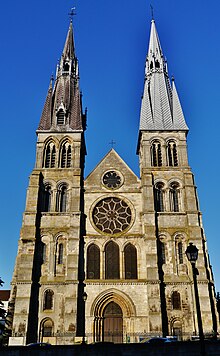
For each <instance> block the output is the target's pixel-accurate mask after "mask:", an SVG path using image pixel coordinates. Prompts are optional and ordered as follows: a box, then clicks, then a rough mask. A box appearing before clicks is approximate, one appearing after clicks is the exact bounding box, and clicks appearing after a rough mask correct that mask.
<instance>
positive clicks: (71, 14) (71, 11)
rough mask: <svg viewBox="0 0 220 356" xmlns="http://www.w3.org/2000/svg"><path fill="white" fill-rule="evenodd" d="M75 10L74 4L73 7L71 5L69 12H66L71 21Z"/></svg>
mask: <svg viewBox="0 0 220 356" xmlns="http://www.w3.org/2000/svg"><path fill="white" fill-rule="evenodd" d="M75 10H76V8H75V6H74V7H71V10H70V12H69V13H68V15H69V17H70V21H71V22H73V16H75V15H76V11H75Z"/></svg>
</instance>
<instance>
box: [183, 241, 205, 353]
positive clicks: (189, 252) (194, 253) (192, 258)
mask: <svg viewBox="0 0 220 356" xmlns="http://www.w3.org/2000/svg"><path fill="white" fill-rule="evenodd" d="M198 252H199V250H198V248H197V247H196V246H195V245H193V243H192V242H190V244H189V246H187V249H186V256H187V258H188V261H189V262H190V263H191V266H192V272H193V283H194V293H195V301H196V312H197V320H198V329H199V339H200V345H201V355H205V342H204V334H203V327H202V317H201V309H200V303H199V292H198V285H197V276H198V274H199V271H198V269H197V268H196V261H197V259H198Z"/></svg>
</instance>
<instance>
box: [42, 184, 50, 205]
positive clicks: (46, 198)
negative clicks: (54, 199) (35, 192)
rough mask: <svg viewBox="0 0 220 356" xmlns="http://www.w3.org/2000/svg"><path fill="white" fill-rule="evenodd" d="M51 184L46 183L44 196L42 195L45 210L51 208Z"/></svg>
mask: <svg viewBox="0 0 220 356" xmlns="http://www.w3.org/2000/svg"><path fill="white" fill-rule="evenodd" d="M51 196H52V193H51V186H50V185H49V184H47V185H46V186H45V188H44V197H43V211H45V212H47V211H50V210H51Z"/></svg>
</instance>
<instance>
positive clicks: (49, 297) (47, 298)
mask: <svg viewBox="0 0 220 356" xmlns="http://www.w3.org/2000/svg"><path fill="white" fill-rule="evenodd" d="M53 298H54V293H53V291H52V290H51V289H47V290H46V291H45V293H44V305H43V309H44V310H48V309H53Z"/></svg>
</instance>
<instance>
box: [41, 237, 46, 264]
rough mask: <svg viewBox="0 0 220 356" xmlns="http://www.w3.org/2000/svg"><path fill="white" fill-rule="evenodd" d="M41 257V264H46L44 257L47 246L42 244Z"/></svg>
mask: <svg viewBox="0 0 220 356" xmlns="http://www.w3.org/2000/svg"><path fill="white" fill-rule="evenodd" d="M41 255H42V263H45V262H46V256H47V245H46V244H45V243H43V242H42V245H41Z"/></svg>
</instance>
